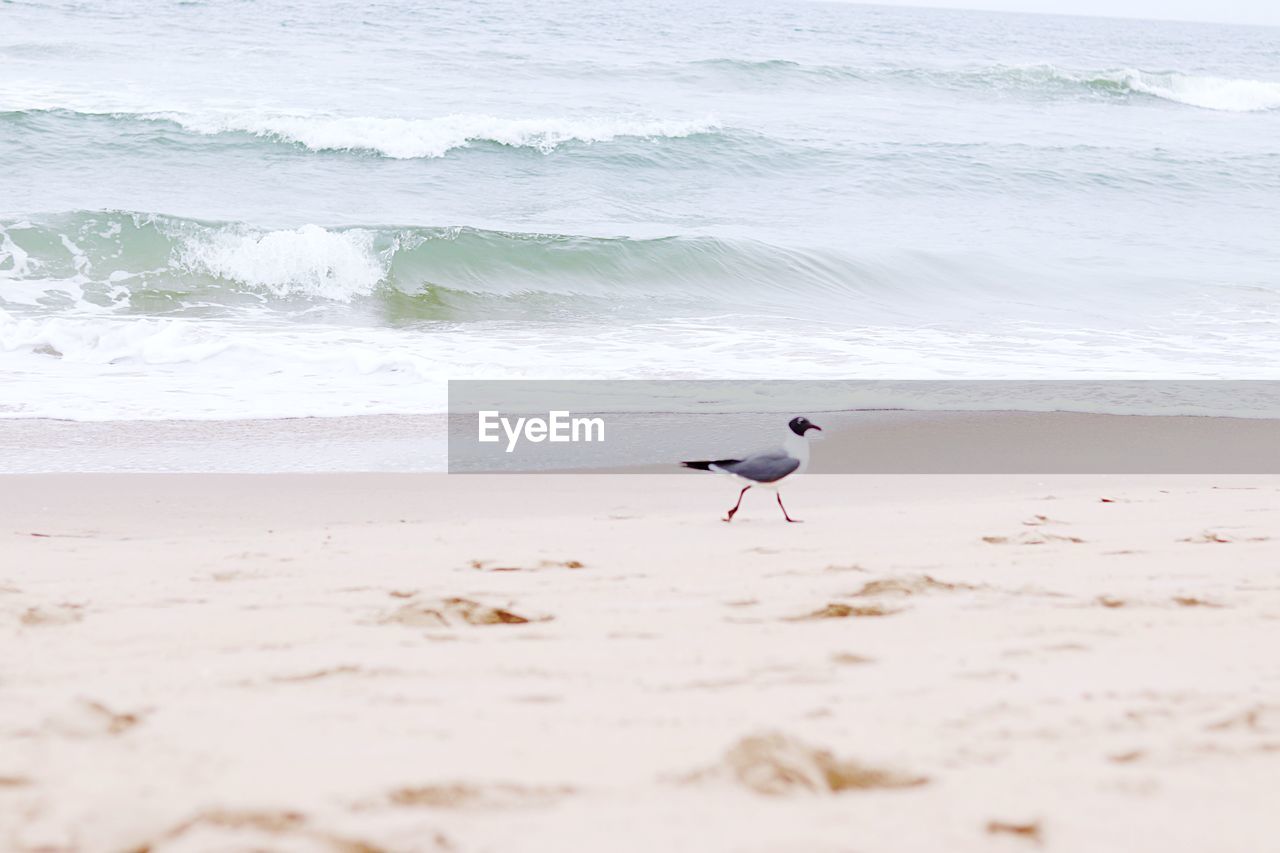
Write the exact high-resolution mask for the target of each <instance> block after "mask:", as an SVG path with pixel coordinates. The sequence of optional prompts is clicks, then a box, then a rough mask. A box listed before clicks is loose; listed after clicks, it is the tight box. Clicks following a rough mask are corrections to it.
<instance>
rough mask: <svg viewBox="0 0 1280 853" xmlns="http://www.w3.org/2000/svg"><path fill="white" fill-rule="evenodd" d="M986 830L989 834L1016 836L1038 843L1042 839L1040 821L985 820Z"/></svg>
mask: <svg viewBox="0 0 1280 853" xmlns="http://www.w3.org/2000/svg"><path fill="white" fill-rule="evenodd" d="M987 832H988V833H990V834H991V835H1012V836H1015V837H1017V838H1024V839H1026V840H1027V841H1031V842H1034V843H1035V844H1039V843H1040V842H1041V841H1043V840H1044V839H1043V836H1042V832H1041V829H1040V821H1038V820H1032V821H1026V822H1024V823H1014V822H1012V821H1006V820H989V821H987Z"/></svg>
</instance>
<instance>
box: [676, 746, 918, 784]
mask: <svg viewBox="0 0 1280 853" xmlns="http://www.w3.org/2000/svg"><path fill="white" fill-rule="evenodd" d="M716 779H727V780H729V781H732V782H734V783H736V784H739V785H742V786H743V787H745V788H747V789H749V790H751V791H754V792H756V793H757V794H765V795H768V796H785V795H790V794H841V793H845V792H848V791H868V790H876V789H884V788H912V787H915V786H917V785H923V784H925V783H926V782H928V781H929V780H928V779H927V778H925V777H923V776H917V775H915V774H910V773H901V772H899V771H896V770H887V769H884V768H881V767H871V766H868V765H865V764H861V763H859V762H856V761H851V760H848V759H843V758H837V757H836V756H835V755H833V754H832V753H831V752H829V751H828V750H825V749H819V748H816V747H813V746H810V745H809V744H806V743H804V742H803V741H800V740H797V739H795V738H792V737H789V736H787V735H785V734H782V733H781V732H765V733H762V734H758V735H750V736H748V737H744V738H742V739H741V740H739V741H737V742H736V743H734V744H733V745H732V746H730V747H729V749H728V750H727V751H726V752H725V754H724V757H723V758H722V759H721V760H720V761H719V762H717V763H716V764H715V765H714V766H712V767H709V768H707V769H705V770H700V771H697V772H695V773H693V774H690V775H688V776H685V777H683V779H682V780H681V781H685V782H702V781H711V780H716Z"/></svg>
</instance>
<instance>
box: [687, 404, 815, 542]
mask: <svg viewBox="0 0 1280 853" xmlns="http://www.w3.org/2000/svg"><path fill="white" fill-rule="evenodd" d="M811 429H816V430H817V431H818V432H822V427H820V426H818V425H817V424H813V423H810V422H809V419H808V418H806V417H798V418H792V419H791V422H790V423H788V424H787V438H786V441H784V442H783V444H782V447H781V448H779V449H777V450H766V451H765V452H763V453H753V454H751V455H750V456H747V457H746V458H744V459H716V460H714V461H703V462H681V463H680V464H681V465H683V466H684V467H686V468H694V469H696V470H698V471H714V472H716V473H717V474H728V475H729V476H731V477H733V478H735V479H737V480H739V481H741V482H744V483H746V484H747V485H745V486H743V488H742V491H740V492H738V502H737V503H736V504H734V505H733V509H731V510H729V514H728V515H726V516H725V517H724V518H723V519H721V520H722V521H733V516H734V514H735V513H737V511H738V507H740V506H742V496H743V495H745V494H746V493H747V490H748V489H750V488H751V487H752V486H760V487H761V488H765V489H772V490H773V491H774V492H775V493H777V496H778V506H780V507H782V517H783V518H785V519H786V520H787V521H789V522H791V523H793V524H794V523H798V522H799V521H800V519H798V518H792V517H791V516H790V515H788V514H787V508H786V507H785V506H783V505H782V494H781V493H779V492H778V484H779V483H781V482H782V481H783V480H785V479H786V478H787V477H790V476H793V475H795V474H800V473H802V472H803V471H804V469H805V468H807V467H808V466H809V439H808V436H807V435H806V433H808V432H809V430H811Z"/></svg>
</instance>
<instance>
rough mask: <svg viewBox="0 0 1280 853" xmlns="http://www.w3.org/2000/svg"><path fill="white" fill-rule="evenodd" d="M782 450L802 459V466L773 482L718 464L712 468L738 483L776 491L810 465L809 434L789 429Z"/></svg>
mask: <svg viewBox="0 0 1280 853" xmlns="http://www.w3.org/2000/svg"><path fill="white" fill-rule="evenodd" d="M782 450H783V452H785V453H786V454H787V455H788V456H791V457H794V458H796V459H798V460H800V467H798V468H796V469H795V470H794V471H792V472H791V473H790V474H787V475H786V476H784V477H780V478H778V479H777V480H774V481H773V482H772V483H762V482H760V481H759V480H752V479H749V478H747V477H743V476H740V475H738V474H735V473H733V472H732V471H726V470H724V469H723V468H721V467H720V466H718V465H712V466H711V470H712V471H715V472H716V473H717V474H724V475H725V476H727V477H731V478H732V479H733V480H734V481H736V482H738V483H742V484H744V485H749V486H754V487H755V488H757V489H764V490H765V491H769V492H776V491H777V490H778V488H779V487H780V486H781V485H782V484H783V483H784V482H785V481H787V480H791V479H794V478H795V477H796V476H798V475H800V474H803V473H804V471H805V469H806V468H808V467H809V436H808V435H807V434H806V435H796V434H795V433H794V432H792V431H791V430H790V429H788V430H787V434H786V438H784V439H783V441H782Z"/></svg>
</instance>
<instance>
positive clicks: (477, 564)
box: [468, 560, 586, 572]
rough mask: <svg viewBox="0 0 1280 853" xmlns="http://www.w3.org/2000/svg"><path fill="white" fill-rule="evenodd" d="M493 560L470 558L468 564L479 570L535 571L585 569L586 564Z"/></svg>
mask: <svg viewBox="0 0 1280 853" xmlns="http://www.w3.org/2000/svg"><path fill="white" fill-rule="evenodd" d="M495 562H496V561H495V560H472V561H471V562H470V563H468V565H469V566H470V567H471V568H473V569H476V570H477V571H481V572H536V571H540V570H543V569H585V568H586V565H585V564H584V563H582V562H581V561H579V560H540V561H538V563H537V564H535V565H533V566H518V565H512V564H499V565H493V564H494V563H495Z"/></svg>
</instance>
